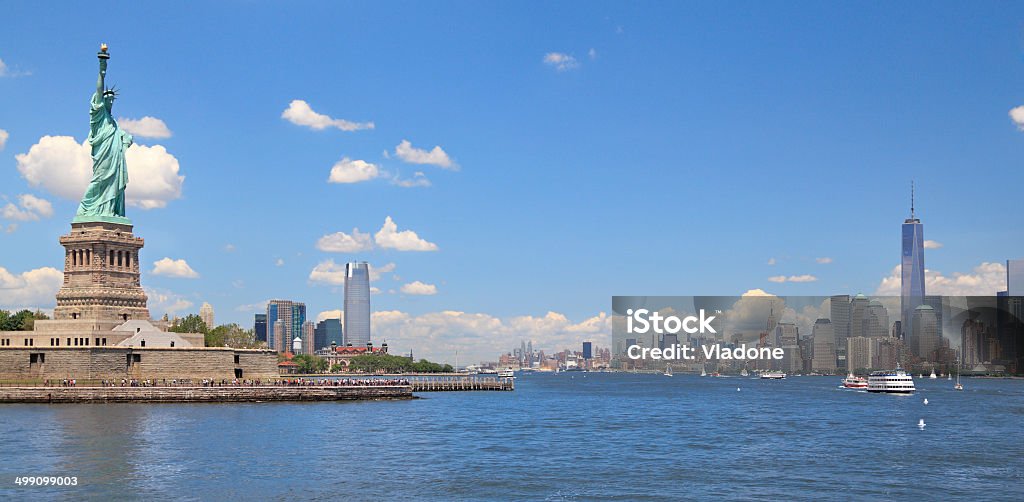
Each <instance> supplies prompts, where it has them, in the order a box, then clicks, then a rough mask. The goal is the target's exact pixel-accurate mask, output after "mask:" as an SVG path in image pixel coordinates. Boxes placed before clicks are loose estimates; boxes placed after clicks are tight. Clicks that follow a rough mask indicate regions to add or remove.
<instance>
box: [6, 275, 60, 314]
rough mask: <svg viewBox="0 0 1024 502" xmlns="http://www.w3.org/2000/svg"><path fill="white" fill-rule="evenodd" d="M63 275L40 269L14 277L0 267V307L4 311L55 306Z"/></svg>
mask: <svg viewBox="0 0 1024 502" xmlns="http://www.w3.org/2000/svg"><path fill="white" fill-rule="evenodd" d="M63 282H64V274H63V273H62V272H61V271H60V270H57V269H55V268H53V267H41V268H37V269H33V270H29V271H27V272H22V273H20V274H18V275H14V274H12V273H10V272H8V271H7V269H6V268H4V267H0V305H3V308H6V309H20V308H51V307H53V306H55V305H56V304H57V290H59V289H60V286H61V284H62V283H63Z"/></svg>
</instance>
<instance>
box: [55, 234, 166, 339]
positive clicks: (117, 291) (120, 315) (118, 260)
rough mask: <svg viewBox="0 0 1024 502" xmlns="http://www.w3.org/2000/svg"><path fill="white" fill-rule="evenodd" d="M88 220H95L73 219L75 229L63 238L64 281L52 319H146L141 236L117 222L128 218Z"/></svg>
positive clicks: (106, 321) (147, 318) (95, 320)
mask: <svg viewBox="0 0 1024 502" xmlns="http://www.w3.org/2000/svg"><path fill="white" fill-rule="evenodd" d="M90 218H92V219H93V221H74V222H72V223H71V233H69V234H67V235H64V236H61V238H60V243H61V245H62V246H64V250H65V253H64V284H63V285H62V286H61V288H60V291H58V292H57V307H56V308H55V309H54V311H53V315H54V319H56V320H89V321H92V322H98V323H101V324H107V323H114V324H121V323H123V322H125V321H130V320H144V321H148V320H149V309H148V308H147V307H146V301H147V298H146V293H145V292H144V291H143V290H142V287H141V285H140V283H139V250H140V249H142V246H143V244H144V241H143V239H142V238H140V237H136V236H135V235H133V234H132V226H131V225H130V224H123V223H119V222H118V221H119V220H124V221H128V220H127V219H126V218H123V217H120V218H119V217H111V218H110V219H111V221H95V220H96V219H97V218H96V217H90ZM115 219H116V220H117V221H115ZM76 220H77V219H76ZM44 324H46V323H44Z"/></svg>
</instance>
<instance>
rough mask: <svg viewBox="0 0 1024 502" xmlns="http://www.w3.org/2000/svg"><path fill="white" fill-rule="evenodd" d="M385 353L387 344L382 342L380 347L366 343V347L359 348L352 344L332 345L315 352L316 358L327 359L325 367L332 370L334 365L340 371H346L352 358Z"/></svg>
mask: <svg viewBox="0 0 1024 502" xmlns="http://www.w3.org/2000/svg"><path fill="white" fill-rule="evenodd" d="M387 353H388V342H384V343H383V344H381V346H380V347H374V346H373V342H366V345H365V346H361V347H354V346H352V344H348V345H345V346H338V345H335V344H333V343H332V344H331V346H330V347H324V348H322V349H320V350H318V351H316V355H317V356H318V357H322V358H324V359H327V367H329V368H332V367H334V365H341V367H342V368H343V369H342V371H348V366H349V365H350V364H352V358H354V357H358V356H362V355H366V354H387Z"/></svg>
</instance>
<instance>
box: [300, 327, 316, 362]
mask: <svg viewBox="0 0 1024 502" xmlns="http://www.w3.org/2000/svg"><path fill="white" fill-rule="evenodd" d="M314 338H316V323H314V322H313V321H306V322H304V323H302V352H303V353H304V354H307V355H313V353H314V352H316V349H317V347H316V344H315V343H314Z"/></svg>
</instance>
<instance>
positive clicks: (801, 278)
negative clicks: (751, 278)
mask: <svg viewBox="0 0 1024 502" xmlns="http://www.w3.org/2000/svg"><path fill="white" fill-rule="evenodd" d="M816 280H818V278H817V277H815V276H813V275H811V274H803V275H791V276H788V277H787V276H785V275H773V276H771V277H769V278H768V281H770V282H779V283H782V282H814V281H816Z"/></svg>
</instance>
